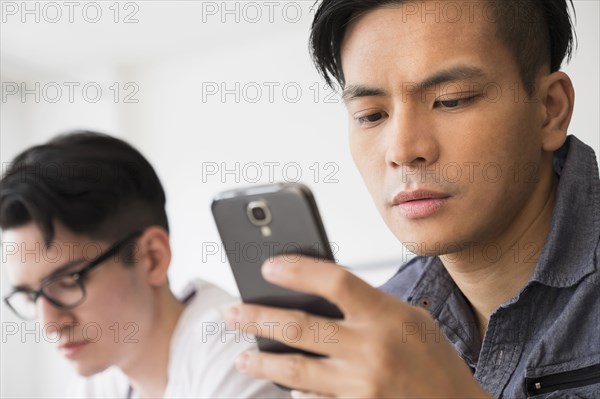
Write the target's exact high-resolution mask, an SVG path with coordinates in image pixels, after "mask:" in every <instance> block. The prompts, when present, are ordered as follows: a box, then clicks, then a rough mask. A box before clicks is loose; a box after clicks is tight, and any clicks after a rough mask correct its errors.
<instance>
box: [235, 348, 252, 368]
mask: <svg viewBox="0 0 600 399" xmlns="http://www.w3.org/2000/svg"><path fill="white" fill-rule="evenodd" d="M248 362H249V355H248V354H247V353H245V352H244V353H242V354H240V355H239V356H238V357H237V359H235V366H236V367H237V369H238V370H239V371H240V372H242V373H244V372H246V370H248Z"/></svg>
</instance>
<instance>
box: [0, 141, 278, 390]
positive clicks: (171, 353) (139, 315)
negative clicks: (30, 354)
mask: <svg viewBox="0 0 600 399" xmlns="http://www.w3.org/2000/svg"><path fill="white" fill-rule="evenodd" d="M165 201H166V198H165V193H164V191H163V188H162V184H161V183H160V181H159V179H158V176H157V175H156V173H155V171H154V169H153V168H152V166H151V165H150V163H149V162H148V161H147V160H146V159H145V158H144V157H143V156H142V154H140V153H139V152H138V151H137V150H136V149H134V148H133V147H132V146H130V145H129V144H127V143H125V142H124V141H122V140H119V139H117V138H114V137H110V136H107V135H102V134H98V133H92V132H74V133H70V134H66V135H62V136H59V137H57V138H55V139H53V140H51V141H50V142H48V143H45V144H42V145H38V146H34V147H32V148H29V149H27V150H25V151H24V152H23V153H21V154H20V155H19V156H17V157H16V158H15V160H14V161H13V163H12V164H11V165H10V167H9V168H8V169H7V171H6V173H5V175H4V176H3V177H2V180H1V181H0V227H1V228H2V232H3V237H2V240H3V249H6V252H5V254H4V259H5V262H6V268H7V271H8V276H9V280H10V283H11V285H12V286H13V290H12V291H11V292H10V293H9V294H8V295H7V296H6V297H5V298H4V300H5V303H6V304H7V305H8V306H9V307H10V309H12V310H13V311H14V312H15V313H16V314H17V315H18V316H20V317H21V318H23V319H26V320H38V321H40V322H41V323H42V324H43V326H42V327H41V329H42V331H45V332H46V333H47V335H49V336H51V339H52V342H55V343H56V344H57V347H58V349H59V350H60V352H61V353H62V354H63V355H64V356H65V357H66V358H67V359H68V360H69V362H70V363H71V364H72V365H73V367H74V368H75V370H76V371H77V373H78V374H80V375H81V376H82V377H85V378H81V379H79V380H78V381H77V382H75V383H74V385H73V387H72V389H70V392H69V393H70V395H72V396H74V397H78V398H81V397H90V398H99V397H106V398H116V397H121V398H124V397H141V398H148V397H153V398H159V397H173V398H183V397H188V398H197V397H226V398H231V397H243V398H250V397H252V398H254V397H270V398H281V397H287V396H289V394H287V393H286V392H284V391H282V390H280V389H278V388H276V387H275V386H274V385H272V384H271V383H269V382H267V381H259V380H256V379H252V378H249V377H248V376H245V375H243V374H240V373H239V372H237V370H235V367H234V359H235V356H236V355H237V354H238V353H240V352H241V351H243V350H245V349H248V348H251V347H254V344H253V343H252V342H249V340H247V339H244V337H241V336H235V334H231V333H227V334H222V332H224V331H222V329H221V328H220V326H221V325H222V320H223V311H224V308H225V307H227V306H230V305H231V304H232V303H233V302H235V301H236V300H235V299H234V298H232V297H231V296H230V295H229V294H227V293H226V292H224V291H223V290H221V289H219V288H218V287H216V286H214V285H212V284H210V283H208V282H206V281H202V280H197V281H195V282H193V283H191V284H190V286H189V287H188V288H189V289H188V290H187V292H186V293H184V295H182V296H181V297H176V296H175V295H174V294H173V292H172V291H171V289H170V287H169V281H168V278H167V271H168V269H169V265H170V263H171V245H170V242H169V224H168V220H167V215H166V211H165ZM215 330H218V331H219V333H215Z"/></svg>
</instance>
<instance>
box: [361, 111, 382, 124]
mask: <svg viewBox="0 0 600 399" xmlns="http://www.w3.org/2000/svg"><path fill="white" fill-rule="evenodd" d="M385 117H387V113H385V112H375V113H373V114H369V115H365V116H359V117H357V118H356V119H355V120H356V122H357V123H358V124H359V125H361V126H365V125H374V124H377V122H380V121H382V120H383V119H384V118H385Z"/></svg>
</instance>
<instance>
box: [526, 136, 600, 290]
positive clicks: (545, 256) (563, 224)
mask: <svg viewBox="0 0 600 399" xmlns="http://www.w3.org/2000/svg"><path fill="white" fill-rule="evenodd" d="M554 170H555V172H556V173H557V174H558V175H559V182H558V188H557V192H556V204H555V206H554V210H553V212H552V222H551V225H550V232H549V234H548V237H547V238H546V242H545V244H544V247H543V249H542V252H541V253H540V256H539V258H538V261H537V265H536V267H535V270H534V272H533V275H532V277H531V281H537V282H539V283H541V284H544V285H547V286H551V287H559V288H560V287H570V286H572V285H574V284H576V283H577V282H579V281H580V280H581V279H582V278H583V277H585V276H586V275H588V274H589V273H592V272H593V271H594V270H595V266H594V252H595V249H596V246H597V245H598V239H599V237H600V180H599V178H598V164H597V162H596V155H595V154H594V150H593V149H592V148H591V147H589V146H588V145H586V144H584V143H583V142H581V141H580V140H579V139H577V137H575V136H568V137H567V140H566V141H565V144H564V145H563V146H562V147H561V148H560V149H559V150H557V151H556V152H555V153H554Z"/></svg>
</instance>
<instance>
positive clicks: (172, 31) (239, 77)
mask: <svg viewBox="0 0 600 399" xmlns="http://www.w3.org/2000/svg"><path fill="white" fill-rule="evenodd" d="M109 3H110V4H112V2H109ZM109 3H106V4H104V5H103V7H105V8H103V10H104V13H105V14H104V15H105V16H110V17H112V16H113V15H112V14H111V10H109V9H108V8H106V7H108V5H109ZM235 3H238V2H230V3H229V4H235ZM292 3H293V4H296V5H297V6H299V7H300V8H299V9H300V10H301V12H302V14H301V18H299V19H298V21H297V22H290V21H291V20H294V19H295V15H294V13H293V11H294V10H296V9H297V8H296V6H294V8H288V10H287V11H288V13H287V14H286V17H284V16H283V14H282V13H281V10H282V9H283V7H284V6H285V5H286V4H292ZM135 4H137V6H138V9H137V11H136V15H135V17H136V18H138V19H139V22H138V23H136V24H129V25H124V24H122V23H118V24H115V23H113V22H111V20H110V19H109V20H107V19H103V20H102V21H100V23H98V24H90V23H85V21H81V20H76V21H75V22H74V23H73V24H70V23H68V22H63V23H57V24H49V23H44V21H43V20H42V21H41V22H40V23H35V21H33V22H31V21H30V22H26V23H22V22H20V20H14V19H9V20H8V22H7V23H6V24H3V25H4V26H3V27H2V35H1V39H0V40H1V44H2V46H1V52H0V53H1V55H2V59H1V65H2V69H1V71H0V73H1V78H2V81H3V82H19V83H20V82H29V84H30V85H33V84H34V83H35V82H41V83H42V84H44V83H47V82H59V83H61V82H69V81H75V82H79V83H81V84H82V85H83V84H85V83H87V82H98V84H100V85H101V86H102V87H103V93H104V94H103V96H102V98H101V100H100V101H99V102H98V103H89V102H87V101H85V100H84V99H83V98H81V96H80V95H79V96H76V98H75V101H74V102H73V103H69V102H68V101H60V102H58V103H56V104H50V103H48V101H44V100H43V99H42V101H40V102H39V103H36V102H35V101H32V100H27V101H25V102H22V101H21V100H20V98H18V97H15V96H11V97H10V99H8V100H7V101H2V103H1V106H2V109H1V117H0V121H1V126H0V146H1V153H0V156H1V160H2V162H7V161H9V160H10V159H11V158H12V157H13V156H14V155H15V154H16V153H18V152H19V151H21V150H23V149H24V148H26V147H28V146H30V145H32V144H35V143H39V142H42V141H45V140H47V139H48V138H50V137H51V136H53V135H54V134H56V133H58V132H61V131H65V130H67V129H72V128H90V129H94V130H101V131H105V132H108V133H111V134H114V135H117V136H119V137H123V138H126V139H127V140H129V141H130V142H131V143H132V144H134V145H135V146H136V147H138V148H140V149H141V150H142V152H143V153H144V154H145V155H146V156H147V157H148V158H149V159H150V160H151V162H152V163H153V165H154V166H155V168H156V169H157V171H158V174H159V176H160V177H161V179H162V181H163V183H164V185H165V189H166V191H167V199H168V201H167V202H168V204H167V210H168V214H169V217H170V222H171V227H172V243H173V247H174V259H173V264H172V269H171V280H172V283H173V286H174V288H175V289H179V288H180V287H181V286H182V285H183V284H184V283H185V282H186V281H187V280H189V279H190V278H192V277H194V276H201V277H203V278H205V279H208V280H211V281H214V282H216V283H218V284H220V285H221V286H223V287H225V288H226V289H228V290H229V291H231V292H233V293H235V292H236V289H235V285H234V282H233V279H232V276H231V273H230V271H229V269H228V266H227V264H226V263H225V262H224V261H222V256H220V255H211V254H208V253H206V251H204V252H203V251H200V253H198V252H199V251H198V250H199V249H203V248H204V249H206V246H207V245H208V246H211V247H212V245H213V244H214V245H218V244H217V243H218V241H219V240H218V236H217V234H216V230H215V228H214V225H213V222H212V218H211V216H210V212H209V204H210V201H211V197H212V195H214V194H215V193H216V192H218V191H220V190H223V189H225V188H229V187H232V186H235V185H237V184H240V185H241V184H248V183H249V179H252V178H253V177H254V172H255V171H256V169H255V168H253V165H254V164H252V162H256V163H258V164H259V165H261V166H262V168H261V169H260V171H261V172H262V176H263V177H262V179H261V181H262V182H266V181H268V180H269V176H268V172H269V169H268V167H267V166H266V165H265V163H266V162H276V163H278V164H277V166H274V172H275V173H274V175H273V176H272V177H273V180H281V179H284V178H286V177H287V178H289V179H291V178H293V177H294V176H293V172H294V171H295V168H294V164H293V163H297V164H298V165H300V171H301V173H302V177H303V179H302V180H303V181H305V182H307V183H308V184H309V185H310V186H311V187H312V188H313V189H314V192H315V195H316V197H317V202H318V203H319V206H320V208H321V212H322V214H323V217H324V222H325V225H326V228H327V230H328V232H329V238H330V240H331V241H332V242H334V243H335V244H336V246H337V248H338V252H337V255H338V260H339V261H340V262H341V263H342V264H346V265H349V266H353V267H355V268H356V269H359V270H361V271H360V272H359V274H360V275H361V276H363V277H364V278H366V279H367V280H368V281H370V282H371V283H373V284H379V283H381V282H382V281H384V280H385V279H386V278H387V277H388V276H390V275H391V273H393V270H394V266H395V265H396V264H398V263H401V262H402V261H403V260H406V258H407V256H408V254H406V253H405V252H404V250H403V248H402V247H401V246H400V245H399V244H398V243H397V241H396V240H395V239H394V238H393V237H392V235H391V234H390V233H389V232H388V230H387V228H386V227H385V226H384V224H383V222H382V221H381V219H380V217H379V215H378V214H377V212H376V211H375V209H374V206H373V205H372V203H371V200H370V198H369V196H368V194H367V193H366V190H365V189H364V187H363V185H362V182H361V180H360V177H359V175H358V173H357V172H356V170H355V169H354V167H353V165H352V162H351V160H350V157H349V154H348V150H347V144H346V133H345V131H346V116H345V111H344V109H343V107H342V105H341V104H340V103H339V101H338V100H337V97H332V98H329V97H326V96H328V95H329V94H330V92H328V91H327V90H326V89H325V87H324V85H323V84H322V82H321V80H320V79H319V77H318V76H317V74H316V72H315V71H314V68H313V67H312V65H311V63H310V60H309V57H308V52H307V37H308V28H309V25H310V21H311V17H312V14H311V11H310V6H311V5H312V1H301V2H282V3H278V4H279V5H280V7H279V8H277V9H275V13H274V15H273V20H274V21H273V23H271V22H270V21H269V20H268V8H266V6H264V4H263V2H257V3H255V4H259V5H263V6H262V8H261V9H262V12H263V18H262V19H261V20H260V21H258V22H256V23H252V22H250V21H248V19H249V18H252V17H253V15H254V14H250V12H251V11H252V10H249V9H247V12H248V14H246V15H245V16H246V17H247V18H246V20H244V14H243V13H242V9H241V8H240V13H239V14H238V15H240V17H241V18H240V21H239V22H236V21H235V20H234V18H235V15H226V16H225V18H226V21H225V22H224V23H223V22H222V21H221V15H219V14H217V15H209V14H208V13H207V11H210V10H213V9H209V8H207V6H206V3H205V4H204V5H203V4H202V3H199V2H169V3H167V2H161V1H152V2H150V1H142V2H135ZM210 4H212V6H214V5H216V6H217V7H220V4H221V2H216V3H210ZM240 4H242V3H238V7H243V6H241V5H240ZM212 6H211V7H212ZM576 8H577V13H578V36H579V50H578V52H577V53H576V56H575V58H574V60H573V62H572V63H571V64H570V65H569V66H567V67H566V68H565V70H566V71H567V72H568V73H569V74H570V75H571V76H572V78H573V81H574V84H575V88H576V92H577V101H576V104H577V105H576V111H575V115H574V120H573V122H572V125H571V126H572V128H571V133H573V134H576V135H578V136H579V137H580V138H581V139H583V141H585V142H586V143H588V144H590V145H591V146H592V147H594V148H595V149H596V151H597V154H599V155H600V150H599V148H600V137H599V132H600V127H599V123H598V109H599V98H598V95H599V94H598V93H599V82H598V70H599V55H598V54H599V52H598V43H599V31H598V13H599V6H598V2H596V1H576ZM132 10H133V9H127V10H125V9H123V10H121V11H122V12H121V14H120V18H121V19H122V18H123V16H124V14H126V13H125V11H128V12H130V11H132ZM277 10H279V11H277ZM286 18H287V19H286ZM203 19H204V22H203ZM115 82H118V83H119V84H120V87H121V91H120V93H121V96H120V98H119V100H118V101H116V102H115V101H114V98H112V95H113V94H114V91H111V89H110V87H114V86H112V85H113V84H114V83H115ZM128 82H130V83H132V84H133V85H134V86H132V87H135V88H137V89H138V90H139V91H138V92H137V93H136V94H135V95H134V99H137V100H138V102H137V103H126V102H124V99H123V95H124V94H127V93H131V90H125V89H124V87H123V85H124V84H126V83H128ZM236 83H239V85H240V87H241V88H243V87H246V91H245V92H244V91H243V90H242V91H241V92H240V98H239V101H236V99H235V95H234V94H228V95H226V96H225V98H224V100H222V99H221V96H220V95H221V88H222V87H221V85H225V87H226V88H228V89H232V88H235V85H236ZM215 85H216V87H218V88H219V93H217V94H216V95H209V92H207V91H206V90H207V89H212V88H214V87H215ZM269 85H272V86H273V87H274V91H273V93H272V94H273V98H272V101H270V100H271V99H270V98H269V89H268V87H269ZM286 85H287V88H288V91H286V92H284V91H283V88H284V86H286ZM315 85H317V86H315ZM257 87H259V88H261V89H262V97H261V98H260V99H259V100H258V101H256V102H253V99H256V94H257V92H256V91H255V90H254V89H256V88H257ZM317 87H318V89H317ZM294 88H300V89H301V91H302V94H301V96H300V97H299V98H298V100H297V101H295V100H294V97H295V91H294ZM203 94H205V96H204V98H203ZM316 94H318V97H319V98H318V99H315V95H316ZM286 95H287V96H288V97H286ZM330 100H333V102H329V101H330ZM223 162H224V163H225V165H222V163H223ZM315 162H318V164H319V170H320V175H319V178H318V179H317V181H314V177H315V175H314V168H313V169H311V166H314V165H315ZM215 163H216V164H217V165H218V166H219V168H220V169H222V166H225V167H226V168H228V169H229V170H231V169H233V168H234V167H235V165H236V163H239V167H240V173H239V174H238V176H236V174H235V173H234V174H227V175H225V176H222V175H220V174H217V175H206V174H204V175H203V170H204V171H206V170H207V168H209V167H212V166H213V165H214V164H215ZM326 164H328V165H329V166H328V167H327V168H326V167H325V165H326ZM284 167H286V168H287V169H286V171H287V172H288V173H287V174H284V173H283V171H284ZM244 171H245V172H247V173H246V174H244V173H243V172H244ZM332 171H334V172H335V173H334V175H333V176H331V177H332V178H334V179H335V180H337V181H335V182H326V175H327V173H328V172H332ZM236 177H239V180H237V181H236ZM2 273H4V269H3V268H2ZM6 289H7V284H6V279H5V278H4V274H2V293H3V294H5V293H6ZM0 309H1V312H2V315H1V317H2V325H3V332H4V331H5V330H4V328H5V326H8V325H9V324H8V323H14V322H15V320H14V319H13V318H12V315H10V314H9V313H8V312H7V311H6V309H5V307H4V305H2V307H1V308H0ZM3 338H4V337H3ZM21 338H22V337H21V336H18V337H16V339H13V338H12V337H11V338H10V339H7V340H4V339H3V343H2V364H1V382H2V387H1V395H2V397H35V396H44V397H48V396H60V392H61V391H60V389H61V388H62V387H63V385H64V384H63V381H64V377H65V376H66V375H68V373H69V371H68V369H67V368H66V366H65V362H64V361H63V360H62V359H60V358H59V357H58V356H57V355H56V353H55V352H54V351H53V349H52V348H49V345H47V344H45V343H43V342H40V343H39V344H35V343H34V342H33V341H34V339H33V338H32V336H31V335H30V336H28V337H25V338H26V339H25V340H22V339H21ZM4 341H6V342H4ZM21 341H25V342H21ZM57 365H58V366H57ZM31 381H36V383H35V384H33V383H31Z"/></svg>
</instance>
